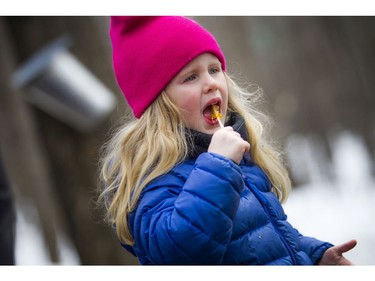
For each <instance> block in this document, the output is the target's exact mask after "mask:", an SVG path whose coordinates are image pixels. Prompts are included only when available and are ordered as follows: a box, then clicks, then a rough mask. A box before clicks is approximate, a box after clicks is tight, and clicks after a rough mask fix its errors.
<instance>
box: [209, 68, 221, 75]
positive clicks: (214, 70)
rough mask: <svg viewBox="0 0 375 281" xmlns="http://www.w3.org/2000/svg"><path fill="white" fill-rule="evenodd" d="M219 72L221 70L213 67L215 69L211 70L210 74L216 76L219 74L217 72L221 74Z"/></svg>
mask: <svg viewBox="0 0 375 281" xmlns="http://www.w3.org/2000/svg"><path fill="white" fill-rule="evenodd" d="M219 71H220V70H219V69H218V68H216V67H213V68H210V70H209V73H210V74H215V73H217V72H219Z"/></svg>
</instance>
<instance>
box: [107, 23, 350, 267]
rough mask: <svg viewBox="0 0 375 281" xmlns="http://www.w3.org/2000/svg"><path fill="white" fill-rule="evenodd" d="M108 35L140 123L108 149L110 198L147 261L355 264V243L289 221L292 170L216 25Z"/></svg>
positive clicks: (130, 245)
mask: <svg viewBox="0 0 375 281" xmlns="http://www.w3.org/2000/svg"><path fill="white" fill-rule="evenodd" d="M110 35H111V39H112V46H113V63H114V70H115V75H116V79H117V82H118V84H119V86H120V88H121V90H122V92H123V94H124V96H125V98H126V100H127V102H128V104H129V106H130V107H131V109H132V110H133V114H134V116H135V117H136V118H135V119H134V120H132V121H129V122H126V123H125V124H124V126H123V127H122V128H121V129H120V130H119V131H118V132H117V133H116V135H115V136H114V137H113V139H112V140H111V141H110V142H109V143H108V145H107V146H106V150H105V153H106V154H105V157H104V159H103V164H102V173H101V175H102V180H103V182H104V184H105V186H106V188H105V190H104V191H103V193H102V195H101V198H102V199H104V201H105V203H106V206H107V208H108V218H109V220H110V222H111V223H112V224H113V225H114V227H115V229H116V232H117V235H118V238H119V240H120V241H121V244H122V245H123V246H124V247H125V248H126V249H128V250H129V251H130V252H132V253H133V254H134V255H136V256H137V258H138V260H139V262H140V263H141V264H196V265H197V264H249V265H262V264H267V265H312V264H341V265H347V264H351V262H350V261H348V260H347V259H346V258H344V257H343V255H342V254H343V253H344V252H346V251H348V250H350V249H352V248H353V247H354V246H355V244H356V241H355V240H351V241H349V242H347V243H344V244H342V245H340V246H333V245H332V244H330V243H328V242H322V241H319V240H317V239H315V238H311V237H306V236H303V235H302V234H300V233H299V232H298V231H297V230H296V229H295V228H294V227H293V226H292V225H290V224H289V222H288V221H287V217H286V215H285V213H284V211H283V208H282V205H281V202H284V201H285V200H286V198H287V196H288V192H289V190H290V180H289V177H288V174H287V171H286V169H285V167H284V166H283V164H282V162H281V160H280V159H279V155H278V153H277V152H276V151H275V150H274V149H273V148H272V147H271V146H270V145H269V144H267V142H266V140H265V138H264V136H263V131H262V128H263V127H262V124H261V122H260V116H261V114H259V113H258V112H257V111H256V110H255V109H254V108H252V104H251V98H252V95H251V94H249V93H247V92H246V91H244V90H243V89H241V88H240V87H239V86H237V85H236V83H235V82H234V81H233V80H232V79H231V78H230V77H229V76H228V74H227V73H226V62H225V57H224V55H223V53H222V51H221V49H220V47H219V45H218V44H217V42H216V40H215V38H214V37H213V36H212V35H211V34H210V33H209V32H208V31H207V30H205V29H204V28H203V27H201V26H200V25H199V24H197V23H196V22H194V21H193V20H191V19H188V18H185V17H112V18H111V27H110ZM213 106H215V107H218V109H219V113H218V114H216V115H215V114H213V109H212V108H213ZM220 115H221V118H220ZM220 119H221V120H220ZM220 122H223V123H224V127H221V125H220Z"/></svg>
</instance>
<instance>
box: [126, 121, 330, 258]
mask: <svg viewBox="0 0 375 281" xmlns="http://www.w3.org/2000/svg"><path fill="white" fill-rule="evenodd" d="M242 124H243V123H242ZM241 135H242V134H241ZM245 137H246V136H244V138H245ZM205 143H206V145H208V143H209V140H207V141H206V142H205ZM129 227H130V229H131V232H132V234H133V237H134V240H135V244H134V245H133V247H129V246H125V245H123V246H125V247H126V248H127V249H128V250H130V251H131V252H133V253H134V254H135V255H136V256H137V257H138V259H139V262H140V263H141V264H194V265H198V264H248V265H312V264H315V263H317V261H318V260H319V259H320V258H321V256H322V255H323V253H324V252H325V251H326V250H327V249H328V248H329V247H332V246H333V245H332V244H330V243H327V242H322V241H319V240H317V239H315V238H312V237H306V236H303V235H301V234H300V233H299V232H298V231H297V230H296V229H294V228H293V226H292V225H290V224H289V223H288V221H287V217H286V215H285V213H284V211H283V208H282V205H281V204H280V202H279V200H278V199H277V197H276V196H275V194H274V193H272V192H271V184H270V182H269V180H268V178H267V177H266V175H265V173H264V172H263V171H262V170H261V169H260V168H259V167H258V166H257V165H255V164H254V163H253V162H252V160H251V159H250V157H249V155H248V154H246V155H245V156H244V158H243V160H242V161H241V163H240V165H237V164H236V163H235V162H233V161H232V160H230V159H227V158H225V157H223V156H221V155H218V154H213V153H209V152H202V153H200V152H199V153H198V154H197V157H196V158H194V157H193V158H191V159H188V160H186V161H184V162H183V163H181V164H179V165H177V166H176V167H174V168H173V169H172V170H171V171H170V172H168V173H167V174H165V175H162V176H160V177H158V178H156V179H154V180H153V181H152V182H151V183H150V184H148V185H147V186H146V188H145V189H144V190H143V192H142V194H141V198H140V200H139V204H138V206H137V208H136V209H135V210H134V211H133V212H132V213H131V214H130V215H129Z"/></svg>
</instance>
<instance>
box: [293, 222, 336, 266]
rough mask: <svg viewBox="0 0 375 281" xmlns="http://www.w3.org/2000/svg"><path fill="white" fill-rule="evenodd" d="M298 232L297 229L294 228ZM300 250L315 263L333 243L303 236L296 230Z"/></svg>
mask: <svg viewBox="0 0 375 281" xmlns="http://www.w3.org/2000/svg"><path fill="white" fill-rule="evenodd" d="M296 231H297V232H298V230H297V229H296ZM298 236H299V239H300V245H301V250H302V251H304V252H305V253H306V254H307V255H308V256H309V257H310V259H311V260H312V262H313V264H317V263H318V261H319V260H320V259H321V257H322V256H323V254H324V252H325V251H327V249H329V248H331V247H333V246H334V245H333V244H331V243H329V242H324V241H320V240H318V239H316V238H313V237H309V236H304V235H302V234H301V233H299V232H298Z"/></svg>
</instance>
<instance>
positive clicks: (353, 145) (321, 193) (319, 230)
mask: <svg viewBox="0 0 375 281" xmlns="http://www.w3.org/2000/svg"><path fill="white" fill-rule="evenodd" d="M332 144H333V145H332V149H333V151H334V154H333V161H329V160H328V159H327V158H326V157H325V155H324V153H323V152H322V149H320V147H319V144H318V143H316V142H313V141H312V140H311V139H307V138H305V137H300V136H293V137H291V138H290V141H289V146H288V153H289V154H288V155H289V159H290V161H291V165H292V169H293V172H294V174H295V175H296V177H297V178H298V177H300V178H301V179H302V178H303V179H308V181H309V184H305V185H303V186H299V187H298V188H296V189H294V190H293V192H292V193H291V195H290V197H289V199H288V201H287V203H286V205H285V206H284V207H285V211H286V213H287V214H288V217H289V220H290V222H291V223H292V224H293V225H294V226H295V227H296V228H297V229H298V230H299V231H300V232H301V233H303V234H304V235H308V236H314V237H316V238H319V239H321V240H326V241H329V242H331V243H333V244H340V243H342V242H345V241H347V240H350V239H352V238H355V239H357V241H358V245H357V246H356V248H354V249H353V250H352V251H351V252H349V253H347V255H346V256H347V257H348V258H349V259H350V260H351V261H352V262H354V263H355V264H358V265H375V225H374V223H373V221H374V219H373V218H374V217H375V180H374V178H373V177H372V176H371V169H372V164H371V163H372V162H371V161H370V158H369V153H368V152H367V151H366V148H365V147H364V145H363V143H362V142H361V139H360V138H358V137H356V136H355V135H352V134H350V133H348V132H346V133H343V134H341V135H340V136H339V137H337V138H336V139H334V140H333V141H332ZM22 205H23V209H22V210H21V211H18V214H17V215H18V223H17V243H16V263H17V264H18V265H48V264H51V262H50V261H49V259H48V255H47V251H46V249H45V247H44V243H43V239H42V235H41V232H40V228H39V222H38V218H37V216H36V215H33V213H34V212H35V211H34V210H33V207H32V205H31V204H30V203H27V202H23V203H22ZM26 214H27V219H26V217H25V215H26ZM58 241H59V248H60V250H61V264H65V265H76V264H80V260H79V257H78V255H77V252H76V250H75V249H74V247H73V246H72V244H71V242H70V241H69V240H68V239H67V238H66V237H64V236H60V237H59V238H58Z"/></svg>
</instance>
